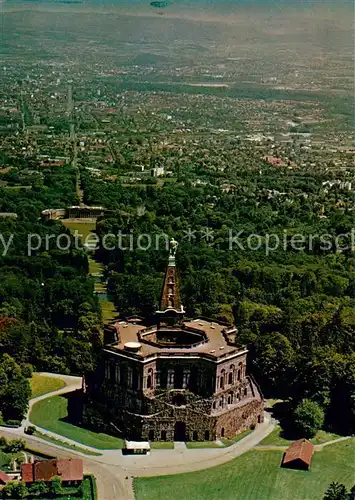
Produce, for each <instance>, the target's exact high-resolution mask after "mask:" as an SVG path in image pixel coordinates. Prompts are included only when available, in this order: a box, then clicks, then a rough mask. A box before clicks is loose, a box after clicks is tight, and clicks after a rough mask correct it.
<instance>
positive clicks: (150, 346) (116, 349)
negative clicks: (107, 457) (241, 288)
mask: <svg viewBox="0 0 355 500" xmlns="http://www.w3.org/2000/svg"><path fill="white" fill-rule="evenodd" d="M176 248H177V243H176V242H175V241H174V240H172V242H171V247H170V255H169V262H168V266H167V270H166V275H165V280H164V284H163V289H162V297H161V303H160V309H159V310H158V311H157V313H156V321H155V324H154V325H151V324H150V326H147V325H148V324H149V323H146V322H145V321H144V320H142V319H141V318H127V319H126V320H122V321H118V322H117V323H115V324H114V325H108V326H107V327H106V328H105V338H106V341H105V346H104V348H103V353H102V357H101V361H100V363H99V365H98V368H97V370H96V372H95V373H94V374H91V375H90V376H88V377H87V378H86V384H85V404H84V413H83V418H84V422H85V423H86V424H89V425H91V426H95V427H96V428H97V427H98V428H101V429H102V430H107V431H110V432H112V431H114V432H116V433H118V434H120V435H122V436H123V437H125V438H128V439H134V440H150V441H165V440H167V441H184V440H191V441H192V440H199V441H213V440H215V439H217V438H220V437H226V438H233V437H234V436H235V435H236V434H238V433H240V432H242V431H243V430H245V429H248V428H249V427H251V426H253V425H256V424H257V423H260V422H262V421H263V409H264V404H263V398H262V395H261V393H260V391H259V389H258V387H257V385H256V383H255V382H254V380H253V379H252V378H251V377H250V376H248V375H247V372H246V362H247V349H246V348H245V347H241V346H238V345H237V342H236V337H237V330H236V328H235V327H233V326H229V325H227V324H224V323H222V322H219V321H213V320H210V319H206V318H195V319H192V320H187V319H184V313H185V311H184V308H183V306H182V304H181V299H180V292H179V280H178V274H177V270H176V265H175V254H176Z"/></svg>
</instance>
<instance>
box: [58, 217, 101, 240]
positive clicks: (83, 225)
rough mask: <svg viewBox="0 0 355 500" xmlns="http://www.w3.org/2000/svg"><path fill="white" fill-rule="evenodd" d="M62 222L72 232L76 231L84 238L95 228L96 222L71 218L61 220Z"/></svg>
mask: <svg viewBox="0 0 355 500" xmlns="http://www.w3.org/2000/svg"><path fill="white" fill-rule="evenodd" d="M62 223H63V224H64V226H65V227H67V228H68V229H69V230H70V231H71V232H72V233H73V234H74V233H75V231H78V233H79V234H80V235H82V238H83V239H85V238H86V237H87V236H88V235H89V234H90V233H91V232H92V231H94V230H95V229H96V222H87V221H85V222H77V221H71V220H63V221H62Z"/></svg>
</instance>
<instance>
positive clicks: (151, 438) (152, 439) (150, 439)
mask: <svg viewBox="0 0 355 500" xmlns="http://www.w3.org/2000/svg"><path fill="white" fill-rule="evenodd" d="M148 440H149V441H154V431H153V430H150V431H149V436H148Z"/></svg>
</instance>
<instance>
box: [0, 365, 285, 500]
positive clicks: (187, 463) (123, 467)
mask: <svg viewBox="0 0 355 500" xmlns="http://www.w3.org/2000/svg"><path fill="white" fill-rule="evenodd" d="M43 375H47V376H52V377H56V378H61V379H62V380H64V381H65V383H66V384H67V386H66V387H64V388H62V389H60V390H58V391H55V392H51V393H48V394H45V395H43V396H40V397H38V398H34V399H32V400H31V401H30V403H29V410H28V413H27V415H26V418H25V420H24V421H23V423H22V426H21V427H20V428H18V429H11V430H9V429H7V428H1V427H0V435H3V436H5V437H7V438H9V439H14V438H19V437H21V438H22V439H25V440H26V442H27V444H28V446H29V447H31V448H32V449H35V450H38V451H39V452H42V453H46V454H49V455H55V456H59V457H63V456H66V457H68V456H80V457H81V458H82V459H83V461H84V466H85V472H91V473H92V474H94V475H95V477H96V479H97V486H98V492H99V500H116V499H117V500H118V499H125V500H126V499H127V500H133V499H134V494H133V489H132V477H134V476H156V475H163V474H179V473H183V472H191V471H197V470H201V469H206V468H209V467H214V466H216V465H220V464H223V463H225V462H228V461H229V460H232V459H233V458H235V457H238V456H239V455H241V454H243V453H245V452H246V451H248V450H250V449H251V448H253V447H254V446H256V445H257V444H258V443H260V441H262V439H264V438H265V437H266V436H267V435H268V434H270V432H271V431H272V430H273V429H274V428H275V426H276V422H275V421H274V420H273V419H271V417H270V415H269V414H268V413H265V421H264V422H263V423H262V424H259V425H258V426H257V427H256V429H255V430H254V431H253V432H252V433H250V434H249V435H248V436H246V437H245V438H243V439H241V440H240V441H238V442H237V443H235V444H234V445H232V446H230V447H228V448H201V449H187V448H186V447H185V446H178V447H176V449H174V450H158V449H157V450H155V449H154V450H152V452H151V454H150V455H149V456H124V455H122V452H121V450H97V449H95V448H91V447H89V446H85V445H83V444H82V443H80V442H75V441H72V440H70V439H68V438H65V437H63V436H60V435H57V434H55V433H52V432H49V431H47V430H46V429H43V428H40V427H38V426H36V427H37V428H38V429H39V430H40V431H41V432H42V433H43V434H45V435H47V436H48V437H52V438H56V439H59V440H60V441H63V442H66V443H68V444H72V445H76V446H79V447H80V448H81V449H87V450H89V451H93V452H97V453H101V454H102V455H100V456H89V455H85V454H83V453H80V452H79V451H76V450H71V449H66V448H63V447H61V446H60V445H59V444H58V445H56V444H52V443H48V442H46V441H44V440H43V439H41V438H38V437H35V436H27V435H26V434H24V429H25V427H26V426H27V425H29V424H30V412H31V409H32V407H33V405H34V404H36V403H37V402H38V401H41V400H43V399H46V398H48V397H51V396H56V395H61V394H66V393H68V392H73V391H75V390H77V389H80V388H81V384H82V379H81V378H80V377H69V376H62V375H54V374H50V373H45V374H43Z"/></svg>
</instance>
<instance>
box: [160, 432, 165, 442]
mask: <svg viewBox="0 0 355 500" xmlns="http://www.w3.org/2000/svg"><path fill="white" fill-rule="evenodd" d="M161 440H162V441H166V431H161Z"/></svg>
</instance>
